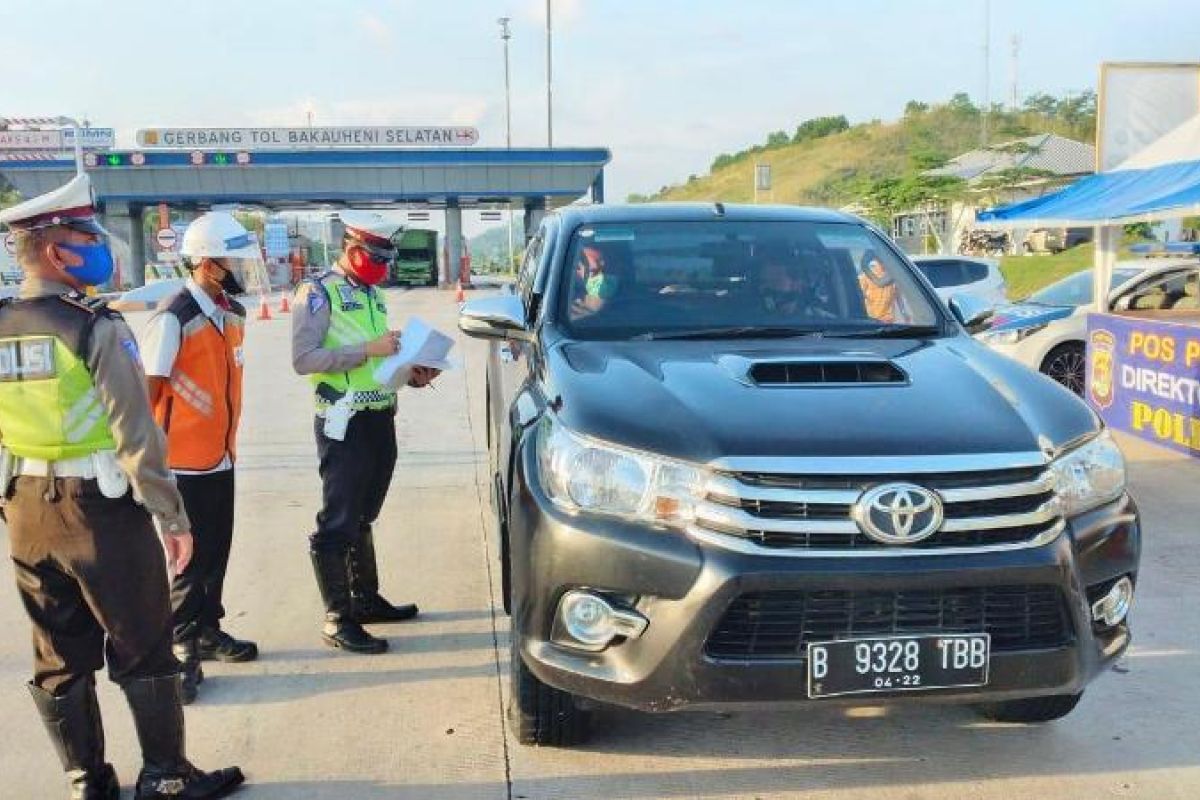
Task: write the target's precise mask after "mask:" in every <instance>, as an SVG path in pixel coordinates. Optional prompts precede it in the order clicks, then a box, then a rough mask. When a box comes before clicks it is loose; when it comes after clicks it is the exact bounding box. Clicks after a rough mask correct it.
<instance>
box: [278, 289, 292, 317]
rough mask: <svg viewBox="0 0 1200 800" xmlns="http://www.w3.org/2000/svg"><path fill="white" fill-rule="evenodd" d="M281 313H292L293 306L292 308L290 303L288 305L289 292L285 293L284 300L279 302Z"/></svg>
mask: <svg viewBox="0 0 1200 800" xmlns="http://www.w3.org/2000/svg"><path fill="white" fill-rule="evenodd" d="M279 313H280V314H290V313H292V306H291V304H290V303H288V296H287V292H284V293H283V296H282V298H281V299H280V301H279Z"/></svg>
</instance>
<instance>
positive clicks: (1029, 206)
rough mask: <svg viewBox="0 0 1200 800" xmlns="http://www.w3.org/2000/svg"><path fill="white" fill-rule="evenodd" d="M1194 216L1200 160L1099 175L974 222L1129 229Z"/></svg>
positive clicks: (1199, 209)
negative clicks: (1120, 226) (1143, 223)
mask: <svg viewBox="0 0 1200 800" xmlns="http://www.w3.org/2000/svg"><path fill="white" fill-rule="evenodd" d="M1196 214H1200V161H1185V162H1178V163H1173V164H1164V165H1162V166H1161V167H1151V168H1148V169H1121V170H1115V171H1113V172H1101V173H1099V174H1097V175H1091V176H1089V177H1087V178H1081V179H1080V180H1078V181H1076V182H1075V183H1073V184H1072V185H1071V186H1068V187H1067V188H1066V189H1063V190H1062V191H1060V192H1055V193H1054V194H1048V195H1045V196H1043V197H1037V198H1034V199H1033V200H1025V201H1023V202H1020V203H1013V204H1012V205H1007V206H1001V207H999V208H993V209H989V210H986V211H981V212H979V214H978V215H977V216H976V219H977V220H978V221H979V222H980V223H981V224H984V225H988V223H1001V225H998V226H997V227H1008V226H1009V225H1011V226H1016V225H1020V226H1021V227H1027V226H1030V227H1033V226H1042V225H1072V226H1078V225H1089V224H1090V225H1126V224H1129V223H1132V222H1143V221H1150V220H1161V219H1166V218H1170V217H1188V216H1193V215H1196ZM1003 223H1008V225H1003ZM988 226H989V227H991V226H990V225H988Z"/></svg>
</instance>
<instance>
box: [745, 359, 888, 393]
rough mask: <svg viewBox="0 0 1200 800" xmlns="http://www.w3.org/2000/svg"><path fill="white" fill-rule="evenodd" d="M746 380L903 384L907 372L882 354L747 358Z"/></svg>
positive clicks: (762, 383)
mask: <svg viewBox="0 0 1200 800" xmlns="http://www.w3.org/2000/svg"><path fill="white" fill-rule="evenodd" d="M745 382H746V383H749V384H752V385H754V386H851V385H872V386H878V385H880V384H906V383H908V376H907V375H906V374H905V373H904V371H903V370H901V369H900V368H899V367H897V366H896V365H895V364H893V363H892V362H891V361H888V360H887V359H882V358H860V357H842V358H829V357H813V358H802V359H795V358H789V359H772V360H766V361H753V362H750V364H749V366H748V369H747V370H746V372H745Z"/></svg>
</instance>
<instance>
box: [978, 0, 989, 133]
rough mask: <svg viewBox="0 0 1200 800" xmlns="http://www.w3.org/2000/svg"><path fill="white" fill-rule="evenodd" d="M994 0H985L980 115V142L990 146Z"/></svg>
mask: <svg viewBox="0 0 1200 800" xmlns="http://www.w3.org/2000/svg"><path fill="white" fill-rule="evenodd" d="M991 62H992V0H983V109H982V111H983V113H982V114H980V115H979V144H980V146H981V147H987V146H988V114H989V113H990V112H991V110H992V63H991Z"/></svg>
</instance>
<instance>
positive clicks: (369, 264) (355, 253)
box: [347, 247, 388, 286]
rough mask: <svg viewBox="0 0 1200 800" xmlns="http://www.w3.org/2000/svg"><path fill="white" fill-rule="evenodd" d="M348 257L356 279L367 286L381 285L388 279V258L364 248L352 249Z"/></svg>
mask: <svg viewBox="0 0 1200 800" xmlns="http://www.w3.org/2000/svg"><path fill="white" fill-rule="evenodd" d="M347 255H348V256H349V258H348V260H349V262H350V270H351V271H352V272H353V273H354V277H356V278H358V279H359V280H360V281H362V282H363V283H365V284H366V285H367V286H375V285H377V284H380V283H382V282H383V279H384V278H386V277H387V275H388V260H387V259H386V258H382V257H381V256H379V255H376V254H374V253H372V252H371V251H369V250H367V249H366V248H364V247H352V248H350V252H349V253H348V254H347Z"/></svg>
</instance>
